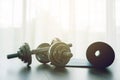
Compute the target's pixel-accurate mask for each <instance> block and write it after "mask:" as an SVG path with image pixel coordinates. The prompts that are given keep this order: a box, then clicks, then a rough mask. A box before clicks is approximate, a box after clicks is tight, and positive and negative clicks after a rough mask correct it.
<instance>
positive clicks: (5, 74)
mask: <svg viewBox="0 0 120 80" xmlns="http://www.w3.org/2000/svg"><path fill="white" fill-rule="evenodd" d="M33 59H34V58H33ZM0 80H120V62H119V60H117V59H115V61H114V63H113V64H112V65H111V66H110V67H109V68H107V69H104V70H98V69H93V68H70V67H69V68H68V67H67V68H55V67H54V66H51V65H49V64H48V65H43V64H40V63H39V62H38V61H37V60H36V59H34V60H33V62H32V65H31V68H27V67H26V64H24V63H23V62H21V61H20V60H19V59H17V58H16V59H11V60H8V59H6V55H3V56H1V57H0Z"/></svg>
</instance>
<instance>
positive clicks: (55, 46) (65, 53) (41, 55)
mask: <svg viewBox="0 0 120 80" xmlns="http://www.w3.org/2000/svg"><path fill="white" fill-rule="evenodd" d="M71 46H72V44H66V43H64V42H61V41H60V40H59V39H58V38H55V39H54V40H53V41H52V43H51V45H49V44H48V43H43V44H41V45H40V46H38V48H37V49H36V50H33V51H32V52H33V53H35V54H36V58H37V60H38V61H39V62H42V63H48V62H51V64H52V65H55V66H57V67H58V66H59V67H63V66H65V65H66V64H67V63H68V62H69V60H70V58H71V57H72V53H71V50H70V47H71ZM42 47H44V49H46V51H45V50H44V52H41V48H42ZM45 47H46V48H45ZM48 48H49V50H48Z"/></svg>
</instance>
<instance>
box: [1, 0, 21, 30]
mask: <svg viewBox="0 0 120 80" xmlns="http://www.w3.org/2000/svg"><path fill="white" fill-rule="evenodd" d="M21 24H22V0H0V27H4V28H7V27H20V26H21Z"/></svg>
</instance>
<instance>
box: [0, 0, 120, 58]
mask: <svg viewBox="0 0 120 80" xmlns="http://www.w3.org/2000/svg"><path fill="white" fill-rule="evenodd" d="M54 37H58V38H60V39H61V40H62V41H64V42H66V43H72V44H73V47H72V48H71V50H72V53H73V54H74V57H75V58H86V57H85V56H86V49H87V47H88V46H89V45H90V44H91V43H93V42H96V41H103V42H107V43H108V44H110V45H111V46H112V47H113V48H114V50H115V52H116V54H119V53H118V51H120V50H119V49H120V0H0V54H2V55H6V54H10V53H14V52H16V51H17V50H18V48H19V47H20V46H21V45H23V43H24V42H27V43H29V45H30V47H31V49H35V48H36V47H37V46H38V45H39V44H41V43H43V42H48V43H51V42H52V40H53V39H54Z"/></svg>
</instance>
